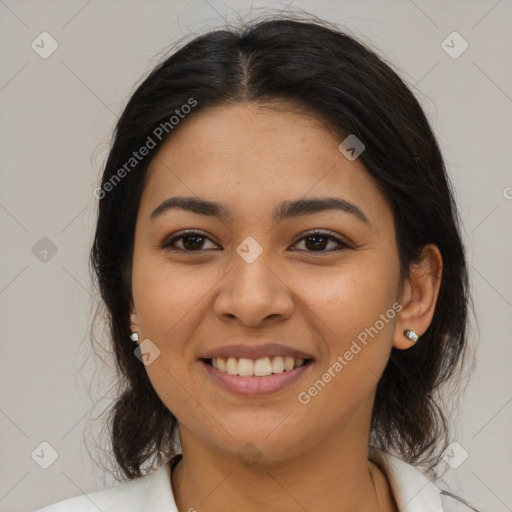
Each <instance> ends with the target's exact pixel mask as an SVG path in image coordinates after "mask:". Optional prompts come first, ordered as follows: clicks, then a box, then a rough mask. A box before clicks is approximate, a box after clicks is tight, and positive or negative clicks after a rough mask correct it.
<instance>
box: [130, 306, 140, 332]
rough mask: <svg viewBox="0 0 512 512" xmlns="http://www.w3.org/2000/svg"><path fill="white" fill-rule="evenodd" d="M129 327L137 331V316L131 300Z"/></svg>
mask: <svg viewBox="0 0 512 512" xmlns="http://www.w3.org/2000/svg"><path fill="white" fill-rule="evenodd" d="M130 329H131V330H132V331H139V330H140V329H139V318H138V316H137V313H136V311H135V306H134V304H133V301H131V302H130Z"/></svg>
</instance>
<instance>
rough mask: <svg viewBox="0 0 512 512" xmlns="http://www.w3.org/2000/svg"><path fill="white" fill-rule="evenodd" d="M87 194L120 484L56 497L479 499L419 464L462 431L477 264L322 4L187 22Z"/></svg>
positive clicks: (412, 147) (75, 504)
mask: <svg viewBox="0 0 512 512" xmlns="http://www.w3.org/2000/svg"><path fill="white" fill-rule="evenodd" d="M95 195H96V196H97V197H98V199H99V216H98V223H97V229H96V235H95V240H94V245H93V248H92V252H91V262H92V264H93V267H94V269H95V271H96V275H97V278H98V283H99V287H100V290H101V294H102V297H103V301H104V303H105V305H106V307H107V309H108V313H109V315H110V316H109V318H110V325H111V336H112V341H113V345H114V352H115V356H116V362H117V367H118V370H119V373H120V376H121V378H122V379H123V380H122V383H123V386H124V387H123V388H122V392H121V393H120V396H119V398H118V400H117V402H116V403H115V405H114V408H113V410H112V418H111V429H112V446H113V454H114V456H115V459H116V462H117V464H118V466H119V468H120V469H121V471H122V472H123V474H124V476H125V477H126V479H127V480H128V481H127V482H123V483H120V484H119V485H117V486H115V487H113V488H109V489H105V490H102V491H99V492H95V493H90V494H88V495H84V496H81V497H76V498H71V499H68V500H65V501H63V502H60V503H58V504H55V505H53V506H49V507H47V508H44V509H42V510H44V511H45V512H50V511H51V512H55V511H59V510H66V511H75V510H76V511H85V510H97V509H98V508H99V509H100V510H102V511H103V512H107V511H114V510H123V511H129V510H133V511H135V510H137V511H139V510H148V511H149V510H151V511H160V510H161V511H164V510H165V511H180V512H184V511H193V510H197V511H199V512H202V511H212V512H213V511H220V510H222V511H223V512H230V511H234V510H250V511H255V512H257V511H269V510H276V511H281V512H282V511H285V512H287V511H298V510H307V511H316V510H323V511H337V512H340V511H342V512H348V511H354V510H364V511H386V512H391V511H398V510H401V511H402V510H403V511H406V510H408V511H412V510H414V511H415V512H421V511H427V510H428V511H436V512H437V511H439V512H441V511H446V510H450V511H453V510H456V511H465V510H474V509H471V508H470V507H469V506H468V505H466V504H464V503H463V501H462V500H461V499H460V498H456V497H455V496H453V495H451V494H450V493H449V492H447V491H442V490H440V489H439V488H438V487H436V485H434V484H433V483H432V482H431V481H430V480H429V479H428V478H427V476H426V475H425V474H423V473H422V472H421V471H420V470H419V469H418V468H415V467H414V465H419V464H420V463H423V464H424V465H426V466H427V467H428V468H430V469H432V470H433V469H435V467H436V465H437V463H439V461H440V457H441V453H442V450H443V449H444V448H445V447H446V445H447V442H448V439H449V436H448V432H447V428H446V419H445V416H444V415H443V412H442V410H441V408H440V406H439V404H438V403H437V402H436V401H435V400H434V398H433V397H434V396H435V392H436V391H437V390H438V389H439V387H440V386H441V385H442V384H443V383H445V382H447V381H448V379H450V378H453V377H457V376H458V374H459V373H458V372H459V369H460V365H461V362H462V361H463V356H464V354H465V346H466V341H467V321H468V310H469V308H468V304H469V295H468V281H467V268H466V260H465V253H464V248H463V245H462V242H461V236H460V231H459V221H458V214H457V209H456V205H455V203H454V200H453V197H452V193H451V187H450V183H449V180H448V177H447V174H446V170H445V166H444V163H443V159H442V156H441V154H440V151H439V148H438V145H437V143H436V140H435V137H434V135H433V133H432V131H431V128H430V126H429V123H428V121H427V119H426V117H425V115H424V113H423V111H422V109H421V107H420V105H419V103H418V102H417V100H416V99H415V98H414V96H413V95H412V93H411V92H410V91H409V89H408V88H407V87H406V85H405V84H404V83H403V82H402V81H401V79H400V78H399V77H398V76H397V74H396V73H395V72H394V71H393V70H392V69H391V68H390V67H389V66H388V65H387V64H386V63H384V62H383V61H382V60H381V59H380V58H379V57H378V56H377V55H376V54H375V53H373V52H372V51H371V50H369V49H368V48H366V47H365V46H364V45H362V44H361V43H359V42H357V41H356V40H354V39H353V38H352V37H350V36H348V35H347V34H345V33H343V32H341V31H339V30H338V29H337V28H336V27H333V26H330V25H328V24H327V23H325V22H321V21H320V20H316V19H314V20H298V19H290V18H289V17H280V16H278V17H275V18H273V19H269V20H263V21H260V22H253V23H249V24H247V25H245V26H243V27H242V28H240V29H239V30H235V29H231V30H218V31H214V32H210V33H208V34H206V35H204V36H201V37H197V38H196V39H194V40H193V41H192V42H190V43H189V44H187V45H186V46H185V47H183V48H182V49H181V50H179V51H177V52H176V53H174V54H173V55H171V56H170V57H169V58H167V60H165V61H164V62H163V63H162V64H160V65H159V66H158V67H157V68H156V69H154V70H153V71H152V73H151V74H150V75H149V77H148V78H147V79H145V80H144V82H143V83H142V84H141V85H140V86H139V87H138V89H137V90H136V91H135V93H134V94H133V95H132V97H131V99H130V101H129V102H128V104H127V106H126V108H125V110H124V112H123V114H122V115H121V118H120V119H119V122H118V124H117V128H116V133H115V139H114V143H113V146H112V149H111V151H110V154H109V157H108V160H107V163H106V166H105V170H104V173H103V179H102V184H101V187H99V188H98V189H97V190H96V191H95ZM149 463H153V464H154V465H156V466H157V469H156V471H152V469H153V468H151V469H150V470H148V471H143V470H142V469H143V465H145V464H146V465H148V467H149ZM145 473H148V474H145Z"/></svg>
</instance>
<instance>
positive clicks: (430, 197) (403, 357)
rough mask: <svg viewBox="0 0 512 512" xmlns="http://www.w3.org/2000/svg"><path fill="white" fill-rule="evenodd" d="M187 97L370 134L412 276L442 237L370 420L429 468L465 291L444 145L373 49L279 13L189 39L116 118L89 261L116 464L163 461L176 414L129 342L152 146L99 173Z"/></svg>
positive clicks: (368, 163) (462, 324) (455, 366)
mask: <svg viewBox="0 0 512 512" xmlns="http://www.w3.org/2000/svg"><path fill="white" fill-rule="evenodd" d="M190 98H193V99H194V100H195V101H196V103H197V104H196V106H195V107H194V108H193V109H192V111H191V112H190V113H189V114H187V118H186V119H185V120H183V121H181V122H186V121H187V119H188V118H190V117H192V116H197V115H198V114H199V113H200V112H202V111H204V109H206V108H208V107H211V106H214V105H223V104H224V105H228V104H233V103H236V102H258V103H262V104H263V103H264V104H270V105H271V104H272V102H273V103H274V104H276V102H280V103H281V105H289V108H290V109H292V108H294V107H293V105H295V108H296V107H297V106H301V107H303V108H304V111H305V112H310V113H311V115H314V116H316V117H317V118H318V119H321V120H323V121H324V122H325V124H326V126H328V127H329V128H331V129H333V130H335V132H336V133H338V134H339V137H340V141H342V140H343V139H344V138H345V137H346V136H347V135H348V134H355V135H356V136H357V138H359V139H360V140H361V141H363V143H364V145H365V151H364V152H363V153H362V154H361V155H360V157H359V159H360V161H361V162H362V163H363V165H364V166H365V168H366V169H367V171H368V172H369V174H370V175H371V177H372V179H373V180H374V181H375V183H376V184H377V185H378V186H379V187H380V189H381V190H382V191H383V193H384V194H385V195H386V197H387V198H388V200H389V202H390V204H391V206H392V209H393V213H394V219H395V225H396V233H397V245H398V252H399V257H400V264H401V270H402V275H403V276H405V277H407V276H408V269H409V266H410V264H411V263H413V262H415V261H417V260H418V258H419V256H420V254H421V250H422V248H423V247H424V246H425V245H426V244H430V243H432V244H435V245H437V246H438V248H439V250H440V252H441V256H442V259H443V275H442V280H441V287H440V291H439V296H438V300H437V304H436V308H435V313H434V317H433V320H432V322H431V325H430V327H429V328H428V330H427V331H426V332H425V333H424V335H423V336H422V338H421V339H420V341H419V342H418V343H417V344H416V345H415V346H414V347H412V348H411V349H409V350H397V349H392V353H391V356H390V359H389V362H388V364H387V367H386V368H385V371H384V373H383V375H382V378H381V379H380V381H379V383H378V387H377V392H376V398H375V404H374V410H373V417H372V423H371V444H372V445H373V446H375V447H377V448H381V449H383V450H386V451H392V452H395V453H398V454H399V455H400V456H401V457H402V458H403V459H405V460H406V461H408V462H410V463H422V462H426V463H429V464H430V465H431V467H433V466H434V465H435V463H436V462H438V461H439V454H440V451H441V449H442V448H444V447H445V446H446V444H447V436H448V425H447V420H446V416H445V414H443V409H442V408H441V403H440V402H439V400H438V399H437V398H436V395H437V391H438V389H439V387H440V386H441V385H442V384H444V383H445V382H447V381H448V380H449V379H450V378H451V377H453V376H455V375H459V376H460V369H461V366H462V365H461V362H462V359H463V357H462V356H463V355H464V353H465V349H466V346H465V345H466V341H467V327H468V310H469V309H468V308H469V304H470V296H469V293H468V276H467V267H466V258H465V251H464V247H463V244H462V240H461V234H460V227H459V222H460V221H459V217H458V213H457V209H456V205H455V202H454V198H453V193H452V190H451V185H450V182H449V179H448V177H447V173H446V169H445V165H444V162H443V158H442V156H441V153H440V150H439V147H438V144H437V142H436V139H435V136H434V134H433V133H432V130H431V127H430V125H429V122H428V121H427V118H426V116H425V114H424V112H423V110H422V108H421V106H420V104H419V102H418V100H417V99H416V98H415V96H414V95H413V94H412V92H411V90H409V88H408V87H407V86H406V84H405V83H404V82H403V81H402V79H401V78H400V77H399V76H398V74H397V73H396V72H395V71H394V70H393V69H392V68H391V66H390V65H388V64H387V63H386V62H385V61H384V60H383V59H382V58H381V57H379V56H377V54H376V53H375V51H373V50H371V49H370V48H369V47H368V46H367V45H365V44H362V43H361V42H359V41H357V40H356V39H355V38H354V37H352V36H350V35H348V34H347V33H345V32H344V31H342V30H339V29H338V28H337V27H334V26H332V25H330V24H328V23H326V22H323V21H321V20H318V19H316V18H314V17H312V18H310V19H309V20H304V19H302V20H301V19H293V18H292V17H290V16H289V15H287V16H279V15H278V16H272V19H264V20H260V21H253V22H249V23H247V24H243V26H241V27H236V28H235V27H228V28H225V29H219V30H215V31H211V32H208V33H206V34H204V35H201V36H199V37H196V38H195V39H193V40H192V41H190V42H188V43H187V44H186V45H184V46H183V47H182V48H181V49H179V50H178V51H175V52H174V53H173V54H172V55H170V56H168V57H166V58H165V60H164V61H163V62H161V63H160V64H159V65H158V66H157V67H156V68H155V69H153V70H152V71H151V73H150V74H149V76H147V78H145V79H144V81H143V82H142V83H141V84H140V85H139V86H138V88H137V89H136V90H135V92H134V93H133V94H132V96H131V97H130V99H129V101H128V103H127V105H126V107H125V109H124V111H123V113H122V115H121V117H120V119H119V121H118V123H117V126H116V130H115V135H114V140H113V145H112V148H111V150H110V153H109V155H108V159H107V162H106V165H105V168H104V172H103V177H102V188H101V190H102V191H104V193H102V194H101V195H100V201H99V211H98V220H97V227H96V233H95V238H94V244H93V247H92V250H91V259H90V261H91V264H92V268H93V270H94V272H95V276H96V278H97V283H98V286H99V290H100V292H101V296H102V299H103V302H104V305H105V306H106V310H107V313H108V319H109V325H110V336H111V340H112V342H113V352H114V356H115V360H116V367H117V370H118V373H119V376H120V380H119V393H118V396H117V399H116V401H115V403H114V405H113V407H112V409H111V411H110V418H109V424H110V427H111V441H112V447H113V454H114V456H115V459H116V462H117V464H118V466H119V468H121V470H122V471H123V473H124V475H125V476H126V477H127V478H129V479H131V478H134V477H138V476H141V475H142V474H143V471H142V466H143V465H144V463H146V462H148V461H154V462H156V463H157V464H160V463H161V462H162V461H166V460H167V459H168V458H169V457H170V456H171V455H173V454H174V453H175V451H176V445H175V441H174V439H175V435H176V428H177V420H176V418H175V417H174V416H173V414H172V412H171V411H169V410H168V409H167V407H166V406H165V405H164V404H163V403H162V401H161V400H160V398H159V397H158V396H157V394H156V392H155V391H154V389H153V387H152V385H151V383H150V381H149V379H148V377H147V374H146V371H145V368H144V365H143V364H142V363H141V362H140V360H139V359H138V358H137V357H135V356H134V344H133V342H131V341H130V332H131V331H130V319H129V313H130V300H131V261H132V251H133V242H134V232H135V222H136V218H137V212H138V207H139V203H140V198H141V194H142V190H143V187H144V183H145V177H146V174H147V173H146V171H147V168H148V165H149V163H150V161H151V158H149V157H148V158H146V159H144V160H142V161H140V162H139V163H138V164H137V165H136V167H135V168H134V169H133V170H130V172H127V173H122V174H123V177H122V179H120V180H114V181H115V184H114V185H113V186H110V187H106V184H107V183H111V184H112V183H114V181H113V179H114V178H113V177H115V175H116V173H118V171H119V169H121V168H122V167H123V165H125V164H126V162H127V161H129V159H130V158H131V157H132V153H133V151H134V150H136V149H138V148H140V147H141V146H143V145H144V144H145V143H146V141H147V140H148V137H149V136H151V134H154V133H155V132H154V131H155V130H157V129H158V127H159V126H161V125H162V123H165V122H169V119H170V117H171V116H172V115H173V114H174V113H175V112H176V110H179V109H180V108H181V107H182V106H183V105H185V104H187V103H188V102H189V101H190ZM177 129H179V128H177ZM171 136H172V130H171V129H169V133H168V134H167V133H166V134H165V137H162V140H157V141H156V148H155V149H153V152H152V156H154V155H155V154H156V152H157V151H158V148H159V147H160V146H161V144H162V143H163V142H164V141H165V140H166V138H167V137H171ZM153 139H155V137H153ZM117 176H119V174H117ZM107 188H108V191H107ZM455 380H456V381H457V379H455Z"/></svg>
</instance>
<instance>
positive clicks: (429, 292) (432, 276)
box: [393, 244, 443, 350]
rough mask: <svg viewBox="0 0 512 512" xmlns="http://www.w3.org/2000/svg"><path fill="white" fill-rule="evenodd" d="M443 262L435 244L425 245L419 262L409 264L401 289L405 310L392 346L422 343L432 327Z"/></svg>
mask: <svg viewBox="0 0 512 512" xmlns="http://www.w3.org/2000/svg"><path fill="white" fill-rule="evenodd" d="M442 268H443V262H442V258H441V253H440V252H439V248H438V247H437V246H436V245H433V244H429V245H426V246H425V247H424V248H423V251H422V254H421V258H420V261H419V262H418V263H414V264H413V265H411V267H410V275H409V278H408V279H407V281H406V283H404V286H403V291H402V300H401V304H402V309H401V310H400V312H399V314H398V315H397V322H396V326H395V334H394V339H393V347H395V348H398V349H400V350H405V349H408V348H410V347H412V346H413V345H414V344H416V343H421V339H420V338H421V336H422V335H423V334H424V333H425V331H426V330H427V329H428V327H429V326H430V323H431V322H432V318H433V316H434V311H435V307H436V302H437V297H438V295H439V289H440V287H441V276H442Z"/></svg>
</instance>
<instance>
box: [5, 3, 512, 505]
mask: <svg viewBox="0 0 512 512" xmlns="http://www.w3.org/2000/svg"><path fill="white" fill-rule="evenodd" d="M251 5H252V6H253V13H254V14H260V13H262V12H265V9H262V8H263V7H265V6H271V7H273V8H276V7H280V6H283V5H284V4H278V3H275V2H274V3H268V2H267V3H265V2H257V1H255V2H249V1H241V0H238V1H234V0H233V1H226V2H221V1H214V0H211V1H208V2H206V1H204V0H191V1H174V2H168V1H167V2H163V1H151V2H142V1H138V2H135V1H120V0H119V1H110V2H105V1H100V0H90V1H84V0H83V1H69V0H68V1H46V2H36V1H35V0H34V1H27V0H24V1H14V0H0V20H1V21H0V38H1V44H2V49H3V50H2V64H1V69H0V108H1V112H2V115H1V116H0V131H1V137H0V154H1V172H2V186H1V187H0V224H1V257H2V260H1V261H2V264H1V270H0V272H1V274H0V312H1V335H2V356H3V357H2V358H1V363H0V364H1V367H0V375H1V387H0V429H1V432H2V437H1V450H2V452H1V453H2V454H1V467H0V510H2V511H7V510H9V511H30V510H34V509H35V508H39V507H41V506H43V505H45V504H49V503H51V502H54V501H57V500H61V499H64V498H66V497H70V496H75V495H78V494H80V493H81V492H89V491H92V490H95V489H99V488H101V487H103V486H105V485H110V484H112V483H113V479H112V477H111V475H109V474H108V473H107V474H105V473H104V471H103V469H102V468H101V466H98V465H97V464H95V463H94V462H93V460H92V458H91V456H92V457H94V458H98V455H99V450H100V447H101V446H103V447H104V448H106V449H108V445H106V444H105V443H104V442H103V444H101V439H102V437H101V436H102V435H104V431H102V430H101V412H102V411H103V410H104V408H105V407H106V406H107V405H108V404H109V403H110V401H111V400H112V396H113V390H114V388H113V387H112V386H113V385H114V383H115V381H114V380H113V376H114V374H113V367H112V364H111V361H110V359H109V356H108V353H104V352H101V351H99V352H98V354H97V356H94V354H93V351H92V348H91V344H90V340H89V339H88V331H89V327H90V324H91V321H92V308H93V306H94V305H95V301H96V299H95V298H94V297H95V294H94V292H93V290H92V288H91V283H90V278H89V272H88V266H87V256H88V250H89V244H90V242H91V238H92V234H93V229H94V220H95V206H96V199H95V198H94V196H93V189H94V187H96V186H97V184H98V179H99V172H100V169H101V166H102V164H103V162H104V159H105V157H106V155H107V152H108V149H109V141H110V135H111V131H112V128H113V126H114V123H115V120H116V118H117V116H118V115H119V113H120V112H121V109H122V108H123V106H124V104H125V102H126V101H127V99H128V97H129V95H130V92H131V91H132V90H133V87H134V85H135V84H136V83H138V82H139V81H140V80H141V78H142V77H143V76H144V75H145V74H146V73H147V72H148V71H149V70H150V69H151V68H152V67H153V65H154V64H156V62H157V61H158V60H159V59H160V57H161V56H162V53H161V52H162V49H164V48H166V47H168V46H169V45H172V44H174V43H175V42H176V41H177V40H179V39H181V38H182V37H184V36H187V35H188V34H196V33H200V32H202V31H204V30H205V29H207V28H212V27H217V26H219V25H220V24H222V23H223V18H226V19H228V20H236V19H237V18H238V15H237V12H239V13H241V14H242V15H243V16H249V14H248V10H249V7H250V6H251ZM289 5H290V6H291V7H301V8H303V9H306V10H308V11H310V12H312V13H314V14H316V15H318V16H320V17H322V18H325V19H327V20H328V21H331V22H334V23H339V24H341V25H342V26H344V27H345V28H347V29H348V30H349V31H350V32H351V33H352V34H353V35H355V36H356V37H359V38H360V39H361V40H363V41H365V42H366V43H368V44H370V45H371V46H372V47H373V48H374V49H376V50H377V51H378V53H379V54H380V55H381V56H383V57H385V58H386V59H387V60H388V61H389V62H391V63H392V65H393V66H394V67H395V69H397V70H398V72H399V74H400V75H401V76H402V77H403V78H404V79H405V80H406V81H407V82H408V83H409V84H410V85H411V87H414V91H415V93H416V94H417V96H418V98H419V100H420V102H421V103H422V105H423V106H424V108H425V110H426V112H427V114H428V116H429V118H430V120H431V122H432V125H433V128H434V130H435V132H436V135H437V136H438V139H439V142H440V145H441V149H442V151H443V153H444V156H445V159H446V162H447V165H448V169H449V173H450V175H451V177H452V179H453V182H454V185H455V189H456V196H457V199H458V204H459V207H460V211H461V215H462V220H463V223H464V227H465V235H464V236H465V240H466V244H467V246H468V251H469V261H470V272H471V282H472V286H473V288H474V292H475V306H476V313H477V317H478V322H479V331H478V330H477V329H476V328H473V331H472V335H471V340H472V343H473V346H475V351H476V354H477V366H476V368H475V370H474V372H472V373H471V379H470V380H469V383H468V385H467V389H466V392H465V394H464V395H462V396H461V397H460V398H459V399H457V401H458V402H459V404H460V412H459V415H458V417H456V418H455V421H456V424H457V425H458V427H457V428H456V430H454V432H453V440H454V441H455V442H457V443H458V444H457V445H455V450H454V452H453V454H451V455H453V456H451V457H449V458H448V459H447V460H449V461H450V462H451V465H448V466H446V465H445V466H446V472H445V474H444V476H443V479H444V480H445V481H447V482H449V483H451V484H452V485H455V486H457V489H458V490H459V492H460V493H461V494H462V495H463V496H465V497H466V498H467V499H470V500H472V501H473V503H474V504H475V505H477V506H478V507H480V509H481V510H483V511H493V512H501V511H508V510H512V487H511V485H510V475H511V474H512V467H511V466H512V464H511V460H512V443H511V440H510V432H511V430H512V429H511V426H512V372H511V371H510V367H511V361H512V343H511V341H512V340H511V335H510V332H511V329H512V322H511V317H512V292H511V285H512V279H511V271H510V261H512V257H511V256H512V235H511V233H512V230H511V222H510V219H511V218H512V217H511V210H512V173H511V160H512V158H511V150H510V135H511V125H512V120H511V119H512V117H511V114H512V76H511V67H510V62H511V54H512V51H511V47H512V44H511V40H512V32H511V31H510V28H509V27H510V23H511V21H512V20H511V18H512V2H511V1H510V0H500V1H496V0H488V1H487V0H482V1H451V2H442V1H420V0H414V1H412V0H394V1H390V0H388V1H384V2H383V1H338V2H334V1H326V0H325V1H320V0H317V1H315V2H314V3H313V2H307V1H297V2H292V3H290V4H289ZM44 31H46V32H48V33H49V34H50V35H51V37H52V38H53V39H54V40H55V41H56V42H57V44H58V48H57V50H56V51H55V52H54V53H53V54H51V55H50V56H49V57H48V58H46V59H43V58H42V57H41V56H40V53H37V52H36V51H35V50H34V49H33V48H32V47H31V44H32V42H33V41H35V43H34V44H39V48H37V47H36V48H37V49H38V51H39V52H42V51H43V48H42V47H43V46H44V51H48V50H49V49H51V41H50V39H49V38H48V36H41V37H40V34H41V33H42V32H44ZM454 31H456V32H458V33H459V34H460V35H461V36H462V38H464V40H465V41H467V43H468V45H469V46H468V48H467V50H466V51H464V52H463V53H462V54H461V55H460V56H458V57H457V58H452V57H451V56H450V55H449V54H448V53H447V51H445V50H448V48H446V44H448V45H449V46H452V47H453V48H452V49H451V50H449V51H451V52H452V53H453V52H457V53H458V52H459V51H460V50H461V49H462V48H463V47H462V46H461V45H462V44H463V42H462V40H458V39H454V40H453V41H454V42H453V43H452V42H451V40H452V39H453V38H452V39H450V38H449V39H448V41H447V43H444V45H443V41H444V40H445V39H446V38H447V36H449V35H450V34H451V33H452V32H454ZM41 38H45V39H44V43H41ZM189 38H190V37H187V39H189ZM443 46H444V47H443ZM45 237H46V238H45ZM42 238H44V239H43V240H42V241H41V239H42ZM45 251H47V252H45ZM55 251H56V252H55ZM54 252H55V254H54ZM507 261H508V262H509V263H508V264H507V263H506V262H507ZM99 335H101V332H100V333H99ZM100 338H101V336H100ZM477 341H478V344H477ZM102 432H103V434H102ZM42 442H47V443H49V444H50V445H51V447H52V448H50V447H48V446H46V445H43V446H41V443H42ZM98 443H99V446H97V444H98ZM52 450H55V452H56V453H57V458H56V460H55V461H54V462H53V463H52V464H51V465H50V466H49V467H48V468H47V469H43V468H42V467H40V465H41V464H43V465H44V464H48V463H49V462H51V454H52ZM466 452H467V454H468V457H467V459H466V460H464V461H463V462H462V463H461V461H462V460H463V458H464V456H465V454H466ZM443 464H444V463H443ZM459 464H460V465H459ZM452 466H458V467H452Z"/></svg>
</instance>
